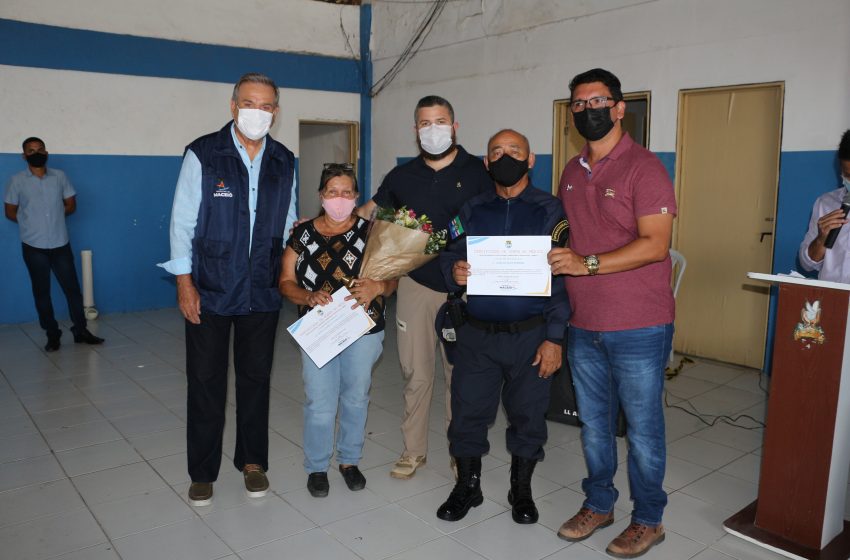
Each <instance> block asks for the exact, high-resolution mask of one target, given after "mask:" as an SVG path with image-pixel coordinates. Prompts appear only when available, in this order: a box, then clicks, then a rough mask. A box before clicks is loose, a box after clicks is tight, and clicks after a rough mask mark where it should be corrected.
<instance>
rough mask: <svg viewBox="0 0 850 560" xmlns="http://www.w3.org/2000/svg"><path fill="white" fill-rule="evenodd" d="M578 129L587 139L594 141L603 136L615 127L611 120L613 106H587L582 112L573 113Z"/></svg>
mask: <svg viewBox="0 0 850 560" xmlns="http://www.w3.org/2000/svg"><path fill="white" fill-rule="evenodd" d="M573 120H574V121H575V123H576V130H578V133H579V134H581V135H582V136H584V137H585V139H587V140H590V141H591V142H594V141H596V140H599V139H601V138H603V137H604V136H605V135H606V134H608V133H609V132H611V129H612V128H614V121H612V120H611V107H600V108H599V109H591V108H590V107H588V108H586V109H585V110H584V111H582V112H581V113H573Z"/></svg>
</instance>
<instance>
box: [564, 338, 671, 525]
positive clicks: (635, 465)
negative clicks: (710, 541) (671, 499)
mask: <svg viewBox="0 0 850 560" xmlns="http://www.w3.org/2000/svg"><path fill="white" fill-rule="evenodd" d="M672 340H673V325H672V324H667V325H658V326H654V327H647V328H643V329H632V330H623V331H608V332H600V331H586V330H583V329H579V328H576V327H572V326H571V327H570V328H569V334H568V346H567V350H568V357H569V361H570V367H571V368H572V372H573V383H574V384H575V389H576V399H577V401H578V410H579V415H580V417H581V421H582V423H583V426H582V429H581V441H582V447H583V448H584V458H585V462H586V463H587V471H588V476H587V478H585V479H584V480H583V481H582V489H583V490H584V493H585V496H586V499H585V501H584V506H585V507H587V508H590V509H591V510H593V511H595V512H597V513H608V512H610V511H612V510H613V509H614V503H615V502H616V501H617V497H618V496H619V493H618V492H617V489H616V488H614V474H615V473H616V472H617V442H616V435H615V434H616V430H617V414H618V411H619V407H620V406H621V405H622V407H623V411H624V412H625V416H626V423H627V434H626V437H627V438H628V443H629V461H628V469H629V490H630V492H631V499H632V501H633V502H634V506H633V508H634V509H633V511H632V521H633V522H635V523H641V524H644V525H649V526H651V527H654V526H656V525H659V524H660V523H661V517H662V515H663V513H664V506H666V505H667V494H666V493H665V492H664V489H663V488H662V487H661V483H662V482H663V481H664V470H665V468H666V453H667V448H666V442H665V439H664V409H663V402H662V394H663V391H664V367H665V365H666V363H667V358H668V357H669V356H670V347H671V344H672Z"/></svg>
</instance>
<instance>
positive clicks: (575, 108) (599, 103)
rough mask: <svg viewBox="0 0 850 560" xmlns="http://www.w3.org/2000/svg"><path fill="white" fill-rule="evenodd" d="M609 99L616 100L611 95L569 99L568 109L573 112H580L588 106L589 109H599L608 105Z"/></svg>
mask: <svg viewBox="0 0 850 560" xmlns="http://www.w3.org/2000/svg"><path fill="white" fill-rule="evenodd" d="M609 101H617V100H616V99H614V98H613V97H605V96H604V95H600V96H599V97H591V98H590V99H576V100H575V101H570V110H571V111H572V112H573V113H581V112H582V111H584V110H585V109H587V108H588V107H590V108H591V109H601V108H603V107H606V106H607V105H608V102H609Z"/></svg>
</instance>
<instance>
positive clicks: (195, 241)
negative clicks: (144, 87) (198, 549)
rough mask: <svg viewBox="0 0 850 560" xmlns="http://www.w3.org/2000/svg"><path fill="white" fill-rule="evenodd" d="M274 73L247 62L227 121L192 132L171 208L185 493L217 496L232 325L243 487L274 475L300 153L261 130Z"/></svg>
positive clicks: (200, 502) (273, 97)
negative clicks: (278, 339)
mask: <svg viewBox="0 0 850 560" xmlns="http://www.w3.org/2000/svg"><path fill="white" fill-rule="evenodd" d="M278 101H279V92H278V89H277V86H276V85H275V83H274V82H273V81H272V80H271V79H270V78H269V77H267V76H264V75H262V74H256V73H250V74H245V75H244V76H242V78H240V80H239V82H237V84H236V86H235V87H234V88H233V96H232V98H231V101H230V110H231V114H232V116H233V121H231V122H229V123H227V124H226V125H225V126H224V127H223V128H222V129H221V130H219V131H218V132H214V133H212V134H207V135H205V136H202V137H200V138H198V139H197V140H195V141H194V142H192V143H191V144H189V146H188V147H187V148H186V152H185V155H184V157H183V166H182V168H181V169H180V176H179V177H178V179H177V188H176V191H175V193H174V206H173V208H172V213H171V228H170V240H171V259H170V260H169V261H168V262H165V263H162V264H160V266H161V267H163V268H164V269H166V270H167V271H169V272H171V273H172V274H174V275H175V276H176V279H177V302H178V305H179V307H180V312H181V313H182V314H183V316H184V317H185V319H186V322H185V327H186V377H187V380H188V407H187V422H186V423H187V427H186V439H187V442H186V443H187V462H188V470H189V476H190V478H191V480H192V484H191V485H190V487H189V503H190V504H192V505H194V506H204V505H207V504H209V503H211V501H212V496H213V483H214V482H215V481H216V479H217V478H218V473H219V468H220V466H221V454H222V434H223V432H224V419H225V404H226V399H227V369H228V360H229V357H228V354H229V351H230V336H231V331H232V332H233V364H234V371H235V377H236V409H237V412H236V424H237V426H236V434H237V435H236V449H235V450H234V452H233V453H232V457H233V465H234V466H235V467H236V468H237V469H238V470H240V471H242V473H243V475H244V476H243V478H244V482H245V489H246V491H247V493H248V496H249V497H252V498H257V497H261V496H264V495H265V494H266V492H267V491H268V487H269V483H268V479H267V478H266V471H267V470H268V415H269V391H270V379H271V364H272V357H273V354H274V338H275V333H276V331H277V323H278V318H279V315H280V308H281V304H282V298H281V295H280V292H279V291H278V276H280V269H281V261H282V257H283V248H284V243H283V242H284V239H285V236H286V235H287V233H288V232H289V230H290V229H291V228H292V224H293V222H294V221H295V198H296V196H295V173H294V171H295V156H294V155H293V154H292V152H291V151H289V150H288V149H287V148H286V147H285V146H284V145H283V144H281V143H280V142H277V141H276V140H274V139H273V138H272V137H271V136H269V135H268V131H269V129H270V127H271V125H272V124H273V122H274V119H275V116H276V115H277V112H278V110H279V107H278Z"/></svg>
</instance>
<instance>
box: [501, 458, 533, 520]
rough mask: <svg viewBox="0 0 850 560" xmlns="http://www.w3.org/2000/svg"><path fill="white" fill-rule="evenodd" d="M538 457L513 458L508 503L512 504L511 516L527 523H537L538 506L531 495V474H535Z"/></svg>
mask: <svg viewBox="0 0 850 560" xmlns="http://www.w3.org/2000/svg"><path fill="white" fill-rule="evenodd" d="M536 464H537V460H536V459H525V458H524V457H517V456H516V455H513V456H512V458H511V490H510V492H508V503H509V504H511V506H512V509H511V517H513V518H514V521H515V522H517V523H521V524H522V525H527V524H529V523H537V518H538V514H537V506H535V505H534V499H533V498H532V497H531V475H532V474H534V466H535V465H536Z"/></svg>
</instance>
